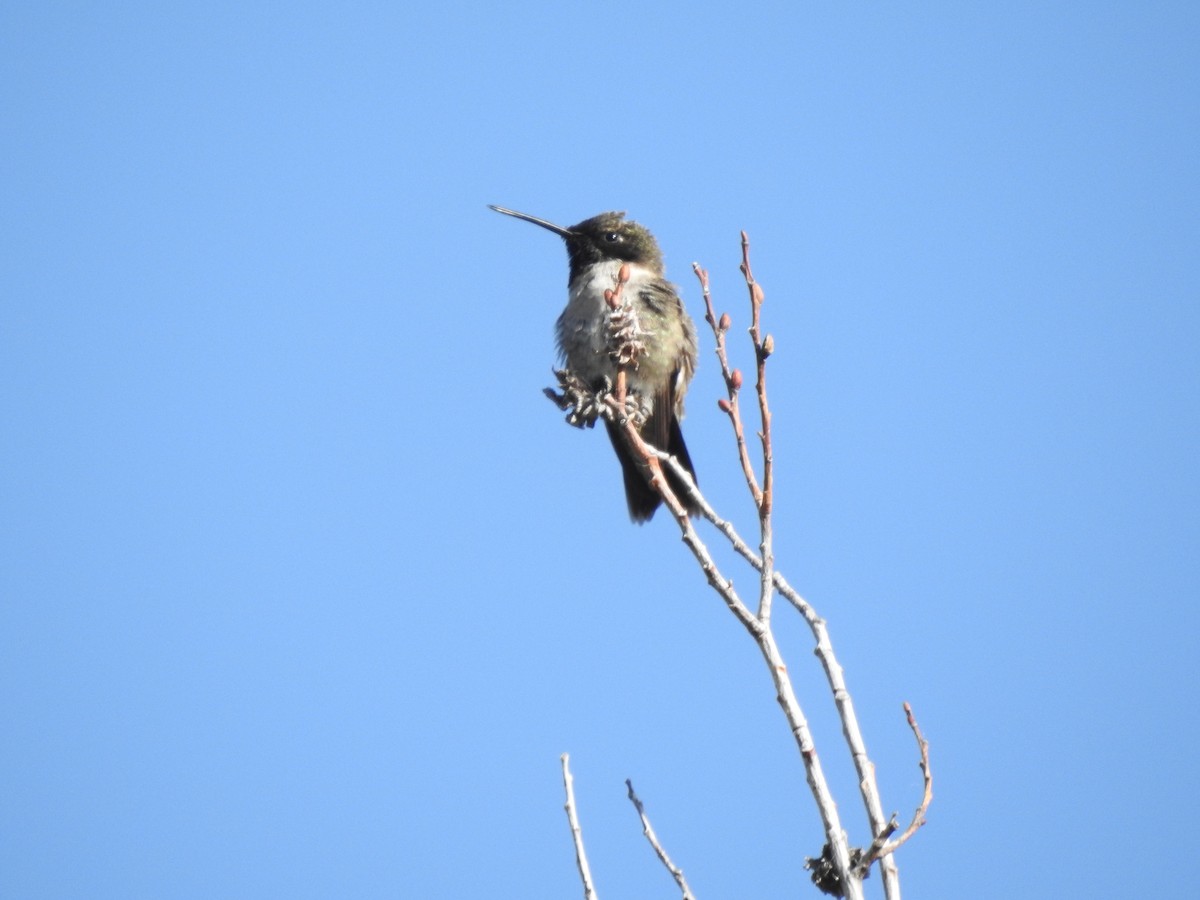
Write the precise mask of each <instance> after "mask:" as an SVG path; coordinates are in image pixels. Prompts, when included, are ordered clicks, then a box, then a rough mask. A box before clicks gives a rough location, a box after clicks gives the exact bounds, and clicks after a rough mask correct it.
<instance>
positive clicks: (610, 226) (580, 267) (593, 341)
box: [490, 206, 698, 524]
mask: <svg viewBox="0 0 1200 900" xmlns="http://www.w3.org/2000/svg"><path fill="white" fill-rule="evenodd" d="M490 208H491V209H494V210H495V211H496V212H498V213H504V215H506V216H513V217H514V218H517V219H523V220H524V221H526V222H532V223H533V224H534V225H540V226H541V227H542V228H545V229H547V230H548V231H552V232H554V233H555V234H557V235H558V236H559V237H560V238H562V239H563V241H564V242H565V243H566V245H567V258H568V260H569V262H570V267H571V272H570V278H569V279H568V282H567V306H566V308H565V309H564V310H563V311H562V315H560V316H559V317H558V322H557V323H556V325H555V338H556V343H557V345H558V354H559V358H560V359H561V360H562V362H563V363H564V364H565V367H566V369H567V371H568V372H570V373H571V374H573V375H574V376H575V377H576V378H579V379H580V380H582V381H583V382H585V383H586V384H587V385H588V386H589V387H590V388H591V389H592V390H594V391H597V392H600V391H607V390H611V389H612V386H613V384H614V383H615V381H616V375H617V363H616V361H614V359H613V358H612V356H611V355H610V352H609V351H610V347H609V330H608V316H609V312H610V310H609V307H608V303H607V301H606V300H605V297H604V292H605V291H606V290H611V289H612V288H614V287H615V286H616V283H617V273H618V272H619V271H620V269H621V266H623V265H628V266H629V281H628V283H626V285H625V286H624V288H623V296H624V297H625V298H626V299H627V300H629V301H631V302H632V304H633V308H634V311H635V313H636V315H637V322H638V325H639V327H640V329H641V334H639V340H640V341H641V343H642V345H643V347H644V349H643V350H642V351H641V352H639V353H638V355H637V358H636V360H635V361H634V363H633V364H632V365H630V366H628V367H627V368H626V374H625V379H626V391H627V394H629V395H633V396H634V397H635V398H636V399H637V401H638V402H639V404H640V406H641V407H642V408H643V409H645V410H648V415H647V416H646V418H645V422H644V423H643V424H642V426H641V428H640V429H639V431H640V433H641V436H642V438H643V439H644V440H646V441H647V442H648V443H650V444H652V445H653V446H654V447H656V448H658V449H659V450H664V451H666V452H667V453H670V454H671V455H672V456H674V457H675V458H676V459H677V460H679V463H680V464H681V465H682V466H683V467H684V468H685V469H686V470H687V471H688V473H689V474H690V475H691V476H692V479H693V480H695V478H696V470H695V469H694V468H693V467H692V458H691V456H689V455H688V450H687V445H686V444H685V443H684V442H683V432H682V430H680V427H679V422H680V420H681V419H682V418H683V397H684V394H686V393H687V388H688V383H689V382H690V381H691V380H692V374H693V373H694V372H695V371H696V361H697V352H696V326H695V324H693V322H692V319H691V317H690V316H689V315H688V314H687V310H685V309H684V308H683V301H682V300H681V299H680V298H679V293H678V291H677V290H676V288H675V286H674V285H673V284H671V283H670V282H668V281H667V280H666V277H665V269H664V268H663V258H662V251H661V250H660V249H659V247H658V241H656V240H655V239H654V235H652V234H651V233H650V231H649V229H647V228H645V227H643V226H642V225H639V224H638V223H637V222H633V221H630V220H628V219H626V218H625V213H623V212H604V213H600V215H598V216H593V217H592V218H590V219H584V220H583V221H582V222H580V223H579V224H578V225H572V226H571V227H570V228H564V227H562V226H561V225H555V224H554V223H553V222H547V221H546V220H545V219H539V218H538V217H537V216H531V215H528V214H526V213H522V212H516V211H515V210H511V209H505V208H504V207H502V206H490ZM604 425H605V427H606V429H607V430H608V437H609V440H610V441H611V442H612V446H613V450H615V451H616V454H617V459H618V460H619V461H620V463H621V474H622V476H623V478H624V482H625V500H626V502H627V504H628V506H629V517H630V518H631V519H632V520H633V521H634V522H637V523H639V524H640V523H642V522H646V521H649V519H650V518H651V516H653V515H654V511H655V510H656V509H658V505H659V503H660V502H662V500H661V498H660V497H659V495H658V493H657V492H656V491H655V490H654V489H653V488H652V487H650V482H649V472H647V471H644V469H643V467H642V465H641V464H640V463H639V462H638V460H637V459H635V458H634V456H633V454H632V453H631V452H630V450H629V448H628V447H627V446H626V445H625V442H624V441H623V440H622V439H621V436H620V434H619V433H618V426H617V425H614V424H613V423H612V422H611V421H609V420H608V419H605V420H604ZM663 470H664V472H665V474H666V476H667V481H668V483H669V484H670V485H671V490H672V492H674V494H675V496H676V497H678V498H679V500H680V502H682V503H683V504H684V506H685V507H687V509H688V512H689V514H695V513H696V512H698V509H697V508H696V505H695V503H694V501H692V500H690V499H689V497H688V493H687V490H686V489H685V488H684V486H683V484H682V483H680V481H679V479H678V478H676V477H675V476H674V475H673V474H672V472H671V471H670V469H668V468H667V467H665V466H664V467H663Z"/></svg>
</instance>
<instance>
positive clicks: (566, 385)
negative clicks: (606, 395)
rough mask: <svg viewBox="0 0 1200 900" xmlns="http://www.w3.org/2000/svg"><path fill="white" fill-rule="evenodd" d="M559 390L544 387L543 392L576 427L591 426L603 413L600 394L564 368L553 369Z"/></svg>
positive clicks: (603, 408)
mask: <svg viewBox="0 0 1200 900" xmlns="http://www.w3.org/2000/svg"><path fill="white" fill-rule="evenodd" d="M554 375H555V377H556V378H557V379H558V387H559V390H560V391H561V393H560V392H559V391H555V390H554V389H553V388H546V389H545V390H544V391H543V393H544V394H545V395H546V396H547V397H549V398H550V399H551V400H552V401H553V402H554V405H555V406H557V407H558V408H559V409H561V410H563V411H564V412H566V413H567V422H568V423H570V424H571V425H574V426H575V427H576V428H591V427H592V426H594V425H595V424H596V419H598V418H600V417H601V416H602V415H604V413H605V407H604V404H603V400H602V399H601V396H602V395H601V394H598V393H597V392H596V391H593V390H592V389H591V388H590V387H588V385H587V383H586V382H584V381H583V380H582V379H581V378H579V377H577V376H576V375H575V374H574V373H573V372H569V371H568V370H566V369H555V370H554Z"/></svg>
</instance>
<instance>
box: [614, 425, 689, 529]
mask: <svg viewBox="0 0 1200 900" xmlns="http://www.w3.org/2000/svg"><path fill="white" fill-rule="evenodd" d="M604 425H605V427H606V428H607V430H608V438H609V440H610V441H612V445H613V450H615V451H616V453H617V459H618V460H619V461H620V463H621V475H622V476H623V478H624V480H625V502H626V503H627V504H628V505H629V518H630V519H632V520H633V521H635V522H637V523H638V524H639V525H640V524H642V523H643V522H649V521H650V519H651V518H652V517H653V516H654V512H655V510H657V509H658V505H659V504H660V503H662V498H661V497H660V496H658V491H656V490H654V488H652V487H651V486H650V482H649V480H648V476H647V474H646V473H645V472H644V471H643V469H642V466H641V464H640V463H639V462H638V461H637V460H636V459H635V458H634V456H633V454H632V453H631V452H630V451H629V448H628V447H626V446H625V441H624V440H622V438H621V435H620V434H618V433H617V427H616V426H615V425H613V424H612V422H609V421H605V423H604ZM655 430H656V429H654V428H653V427H652V425H651V424H650V423H648V424H647V427H646V428H645V429H644V431H645V432H646V437H647V439H649V440H651V441H653V435H654V432H655ZM659 449H660V450H666V451H667V452H668V453H670V454H671V455H672V456H674V457H675V458H676V459H677V460H679V464H680V465H681V466H683V467H684V468H685V469H687V471H688V474H689V475H691V476H692V480H693V481H696V482H697V483H698V482H699V479H697V478H696V470H695V468H693V467H692V457H691V456H690V455H689V454H688V449H687V444H685V443H684V442H683V431H682V430H681V429H680V427H679V419H677V418H676V417H675V416H671V421H670V423H669V425H668V429H667V441H666V446H665V447H660V448H659ZM663 472H664V473H665V474H666V476H667V484H669V485H670V486H671V492H672V493H673V494H674V495H675V496H676V497H678V498H679V502H680V503H682V504H683V505H684V508H685V509H687V511H688V515H689V516H695V515H699V513H700V508H699V507H698V506H697V505H696V503H695V501H694V500H692V498H691V497H690V496H689V495H688V491H687V488H686V487H685V486H684V484H683V482H682V481H681V480H680V479H679V478H678V477H677V476H676V475H675V473H674V472H673V471H672V470H671V469H670V468H668V467H667V466H663Z"/></svg>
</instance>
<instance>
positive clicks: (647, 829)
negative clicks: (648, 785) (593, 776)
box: [625, 778, 696, 900]
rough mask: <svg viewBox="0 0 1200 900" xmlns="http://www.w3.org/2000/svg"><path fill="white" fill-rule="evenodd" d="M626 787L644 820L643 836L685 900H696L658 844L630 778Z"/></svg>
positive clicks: (681, 871)
mask: <svg viewBox="0 0 1200 900" xmlns="http://www.w3.org/2000/svg"><path fill="white" fill-rule="evenodd" d="M625 787H627V788H629V799H630V801H632V803H633V807H634V809H636V810H637V814H638V818H639V819H641V820H642V834H644V835H645V836H646V840H648V841H649V842H650V846H651V847H653V848H654V853H655V855H657V856H658V859H659V862H661V863H662V864H663V865H664V866H666V867H667V871H668V872H670V873H671V877H672V878H674V879H675V883H676V884H677V885H679V889H680V890H681V891H683V900H696V896H695V894H693V893H692V889H691V888H690V887H688V883H687V879H686V878H684V877H683V870H682V869H680V868H679V866H677V865H675V863H673V862H671V857H669V856H667V851H666V850H664V849H663V846H662V844H660V843H659V842H658V835H656V834H655V833H654V828H653V827H652V826H651V825H650V819H649V818H648V817H647V815H646V808H645V807H644V806H643V805H642V801H641V800H640V799H638V795H637V794H636V793H634V790H633V782H632V781H631V780H630V779H628V778H626V779H625Z"/></svg>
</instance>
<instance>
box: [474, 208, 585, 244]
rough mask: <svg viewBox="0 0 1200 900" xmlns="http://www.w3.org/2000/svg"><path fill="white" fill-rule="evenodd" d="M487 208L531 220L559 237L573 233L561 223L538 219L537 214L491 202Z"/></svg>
mask: <svg viewBox="0 0 1200 900" xmlns="http://www.w3.org/2000/svg"><path fill="white" fill-rule="evenodd" d="M488 209H494V210H495V211H496V212H498V213H504V215H506V216H512V217H513V218H514V219H523V220H524V221H526V222H532V223H533V224H534V225H541V226H542V227H543V228H545V229H547V230H548V231H553V232H554V233H555V234H557V235H558V236H559V237H563V238H569V237H571V236H572V235H574V234H575V232H573V231H572V230H571V229H570V228H563V227H562V226H561V225H555V224H554V223H553V222H547V221H546V220H545V219H539V218H538V217H537V216H531V215H529V213H523V212H517V211H516V210H515V209H505V208H504V207H503V206H495V205H493V204H491V203H489V204H488Z"/></svg>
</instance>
